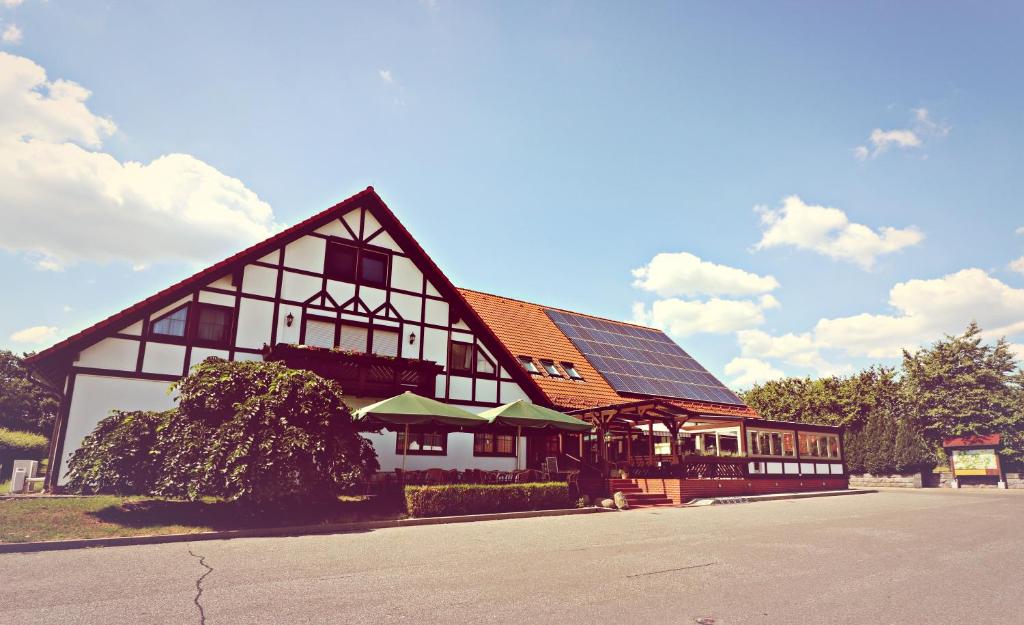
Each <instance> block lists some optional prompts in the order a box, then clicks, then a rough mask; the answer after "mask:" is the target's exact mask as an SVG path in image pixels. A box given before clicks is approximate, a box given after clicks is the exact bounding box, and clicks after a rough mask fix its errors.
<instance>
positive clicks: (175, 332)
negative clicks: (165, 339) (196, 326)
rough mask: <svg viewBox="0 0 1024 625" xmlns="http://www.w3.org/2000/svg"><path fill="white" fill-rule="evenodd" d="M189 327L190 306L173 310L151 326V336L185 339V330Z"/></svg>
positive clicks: (186, 305)
mask: <svg viewBox="0 0 1024 625" xmlns="http://www.w3.org/2000/svg"><path fill="white" fill-rule="evenodd" d="M187 326H188V304H185V305H184V306H182V307H181V308H178V309H176V310H172V311H171V312H169V313H167V314H166V315H164V316H163V317H160V318H159V319H157V320H156V321H154V322H153V323H152V325H150V326H149V331H150V333H151V334H156V335H158V336H176V337H180V338H185V329H186V327H187Z"/></svg>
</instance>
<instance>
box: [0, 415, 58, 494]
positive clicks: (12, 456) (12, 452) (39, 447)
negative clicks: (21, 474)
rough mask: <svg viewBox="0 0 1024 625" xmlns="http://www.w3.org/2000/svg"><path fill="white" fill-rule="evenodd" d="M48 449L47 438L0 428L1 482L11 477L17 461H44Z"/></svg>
mask: <svg viewBox="0 0 1024 625" xmlns="http://www.w3.org/2000/svg"><path fill="white" fill-rule="evenodd" d="M48 447H49V444H48V443H47V441H46V437H45V436H40V435H39V434H35V433H34V432H18V431H16V430H8V429H6V428H0V482H3V481H4V480H7V479H8V478H10V477H11V471H12V470H13V468H14V461H15V460H42V459H43V458H45V457H46V452H47V449H48Z"/></svg>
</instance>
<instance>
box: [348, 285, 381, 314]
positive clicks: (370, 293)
mask: <svg viewBox="0 0 1024 625" xmlns="http://www.w3.org/2000/svg"><path fill="white" fill-rule="evenodd" d="M384 296H385V293H384V290H383V289H374V288H371V287H368V286H362V287H359V299H361V300H363V303H364V304H366V306H367V307H368V308H369V309H370V310H377V308H379V307H380V305H381V304H383V303H384ZM338 303H339V304H342V303H344V302H338Z"/></svg>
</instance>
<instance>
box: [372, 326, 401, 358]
mask: <svg viewBox="0 0 1024 625" xmlns="http://www.w3.org/2000/svg"><path fill="white" fill-rule="evenodd" d="M372 351H373V353H374V354H377V355H378V356H392V357H398V330H385V329H384V328H378V327H374V328H373V350H372Z"/></svg>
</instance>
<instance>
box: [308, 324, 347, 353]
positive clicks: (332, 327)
mask: <svg viewBox="0 0 1024 625" xmlns="http://www.w3.org/2000/svg"><path fill="white" fill-rule="evenodd" d="M337 328H338V324H337V323H335V322H333V321H321V320H319V319H306V336H305V338H304V339H303V340H302V342H303V344H305V345H311V346H313V347H326V348H328V349H329V348H331V347H334V345H335V343H334V335H335V331H336V330H337Z"/></svg>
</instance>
